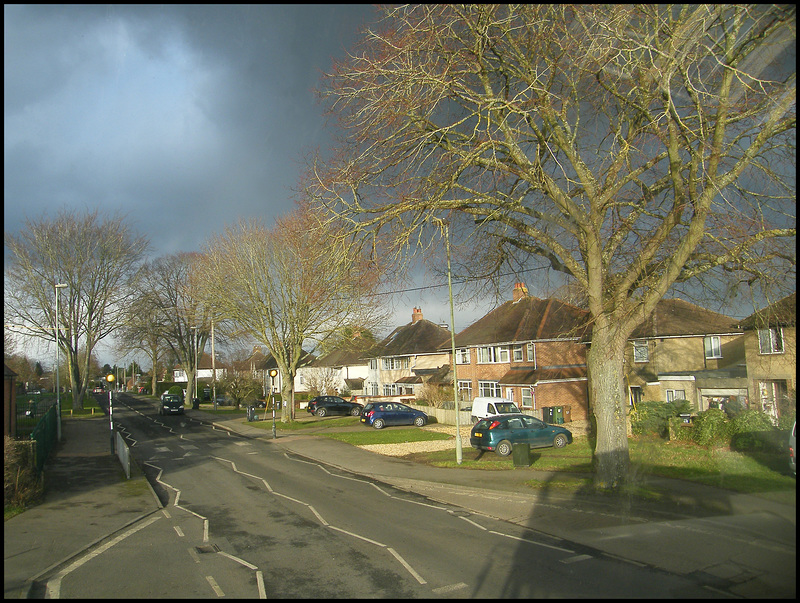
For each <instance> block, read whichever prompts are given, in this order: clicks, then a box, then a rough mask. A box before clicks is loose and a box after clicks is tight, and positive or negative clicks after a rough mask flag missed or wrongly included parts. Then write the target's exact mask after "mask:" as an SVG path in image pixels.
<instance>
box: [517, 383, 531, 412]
mask: <svg viewBox="0 0 800 603" xmlns="http://www.w3.org/2000/svg"><path fill="white" fill-rule="evenodd" d="M520 391H521V392H522V408H530V407H531V406H533V395H532V393H531V388H530V387H528V386H523V387H522V388H521V389H520Z"/></svg>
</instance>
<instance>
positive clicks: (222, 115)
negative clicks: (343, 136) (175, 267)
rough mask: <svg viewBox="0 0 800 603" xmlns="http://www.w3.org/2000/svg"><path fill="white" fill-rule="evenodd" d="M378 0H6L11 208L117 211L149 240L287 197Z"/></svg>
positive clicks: (285, 201) (173, 239)
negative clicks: (327, 88)
mask: <svg viewBox="0 0 800 603" xmlns="http://www.w3.org/2000/svg"><path fill="white" fill-rule="evenodd" d="M373 16H374V10H373V9H372V8H371V7H369V6H361V5H356V6H346V5H345V6H342V5H335V6H326V5H321V6H303V5H298V6H280V5H278V6H276V5H266V6H262V5H259V6H240V7H228V6H207V5H202V6H184V5H181V6H126V5H116V6H95V5H92V6H55V7H54V6H49V7H48V6H8V5H6V6H5V7H4V17H5V19H4V25H5V58H4V78H5V82H4V83H5V86H4V90H5V97H4V98H5V102H4V130H5V166H4V187H5V189H4V195H5V205H4V220H5V229H6V230H7V231H12V232H13V231H16V230H17V229H18V228H20V226H21V225H22V221H23V217H24V216H26V215H27V216H38V215H41V214H45V215H46V214H47V213H50V212H54V211H55V210H56V209H57V208H59V207H62V206H68V207H74V208H78V209H83V208H94V207H102V208H105V209H108V210H116V209H119V210H121V211H123V212H125V213H126V214H127V215H128V216H130V218H131V224H132V226H134V227H135V228H136V229H137V230H139V231H140V232H143V233H145V234H147V235H148V236H149V237H150V239H151V240H152V242H153V245H154V248H155V253H157V254H161V253H172V252H175V251H190V250H196V249H199V246H200V244H201V242H202V241H203V240H204V239H206V238H207V237H208V235H210V234H212V233H213V232H215V231H218V230H219V229H220V227H221V226H222V225H224V224H226V223H232V222H234V221H236V220H237V219H238V218H240V217H250V216H258V217H261V218H264V219H265V221H266V222H267V223H270V222H271V221H272V219H273V218H274V217H276V216H278V215H280V214H281V213H283V212H285V211H286V210H287V209H290V207H291V195H292V190H291V189H292V187H294V186H295V184H296V182H297V176H298V173H299V166H300V161H301V158H302V156H303V153H304V152H305V151H307V150H308V149H311V148H315V147H317V146H323V147H324V143H325V140H326V132H325V131H324V129H323V124H324V117H323V115H322V109H321V107H320V106H319V105H318V104H317V103H316V101H315V97H314V94H313V89H314V87H315V86H316V85H317V84H318V82H319V75H320V72H321V71H322V70H327V69H329V68H330V65H331V58H332V57H333V56H338V57H341V56H343V55H344V51H345V49H346V48H351V47H352V45H353V42H354V40H355V39H356V35H357V32H358V30H359V27H360V26H361V25H362V24H363V23H364V22H365V20H367V19H372V18H373Z"/></svg>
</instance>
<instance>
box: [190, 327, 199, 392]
mask: <svg viewBox="0 0 800 603" xmlns="http://www.w3.org/2000/svg"><path fill="white" fill-rule="evenodd" d="M189 328H190V329H192V330H193V331H194V379H193V380H192V402H194V398H197V397H198V396H197V347H198V344H199V343H200V342H199V338H198V336H197V327H189ZM187 379H188V375H187ZM187 383H188V381H187Z"/></svg>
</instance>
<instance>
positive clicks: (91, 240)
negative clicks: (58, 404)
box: [4, 210, 148, 409]
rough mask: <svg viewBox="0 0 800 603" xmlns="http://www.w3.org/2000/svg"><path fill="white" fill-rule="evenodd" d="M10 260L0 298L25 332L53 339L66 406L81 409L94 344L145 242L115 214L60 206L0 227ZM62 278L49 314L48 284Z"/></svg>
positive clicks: (126, 292) (113, 314)
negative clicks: (22, 224) (19, 225)
mask: <svg viewBox="0 0 800 603" xmlns="http://www.w3.org/2000/svg"><path fill="white" fill-rule="evenodd" d="M5 244H6V247H7V248H8V249H9V250H10V252H11V261H10V263H9V265H8V267H7V268H6V272H5V296H4V298H5V304H6V308H7V310H8V314H9V316H10V318H11V320H13V321H14V322H16V323H19V324H21V325H24V326H25V327H26V331H25V334H26V335H32V336H35V337H39V338H40V339H43V340H46V341H55V340H56V336H55V332H54V330H55V329H54V327H55V326H56V325H57V326H58V329H57V330H58V342H57V345H59V346H60V347H61V351H63V352H64V355H65V358H66V362H67V366H68V367H69V379H70V384H71V386H72V392H73V397H72V404H73V408H75V409H80V408H83V399H84V396H85V395H86V388H87V385H88V373H89V362H90V358H91V355H92V352H93V351H94V348H95V346H96V345H97V343H98V342H99V341H101V340H102V339H104V338H105V337H107V336H108V335H109V334H110V333H112V332H113V331H114V330H115V329H116V328H117V327H119V325H120V322H121V313H122V311H123V310H124V308H125V306H126V304H127V303H128V300H129V299H130V297H131V295H132V294H133V290H134V289H133V285H134V284H135V282H136V280H137V279H138V276H139V266H140V264H141V262H142V259H143V257H144V254H145V252H146V251H147V248H148V243H147V240H146V239H145V238H144V237H140V236H135V235H134V234H132V233H131V232H130V231H129V229H128V227H127V225H126V223H125V221H124V220H123V219H122V218H120V217H101V215H100V213H99V212H98V211H93V212H90V213H87V214H85V215H80V214H78V213H75V212H71V211H67V210H62V211H60V212H59V214H58V215H57V216H56V217H55V218H54V219H52V220H48V219H41V220H28V221H27V222H26V229H25V230H24V231H22V232H20V233H18V234H16V235H14V234H9V233H5ZM62 283H63V284H66V285H67V287H66V288H64V289H63V290H62V291H61V293H60V304H59V313H58V314H59V315H58V316H56V315H55V295H56V293H55V285H57V284H62Z"/></svg>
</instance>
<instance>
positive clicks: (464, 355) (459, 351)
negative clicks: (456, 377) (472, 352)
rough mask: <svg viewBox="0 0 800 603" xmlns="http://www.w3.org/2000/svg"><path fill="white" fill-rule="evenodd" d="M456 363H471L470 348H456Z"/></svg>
mask: <svg viewBox="0 0 800 603" xmlns="http://www.w3.org/2000/svg"><path fill="white" fill-rule="evenodd" d="M456 364H469V348H456Z"/></svg>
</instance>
